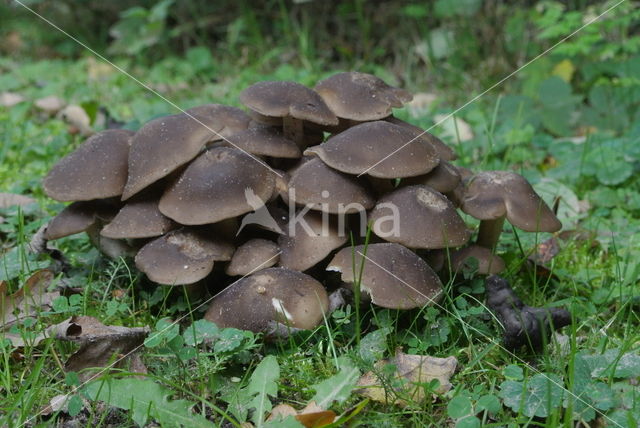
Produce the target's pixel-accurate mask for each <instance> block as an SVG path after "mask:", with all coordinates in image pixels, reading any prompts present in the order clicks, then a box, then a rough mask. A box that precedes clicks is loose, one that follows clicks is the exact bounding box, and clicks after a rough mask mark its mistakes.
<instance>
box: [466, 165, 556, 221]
mask: <svg viewBox="0 0 640 428" xmlns="http://www.w3.org/2000/svg"><path fill="white" fill-rule="evenodd" d="M461 208H462V211H464V212H465V213H467V214H469V215H471V216H473V217H475V218H477V219H479V220H495V219H498V218H500V217H503V216H506V218H507V220H509V223H511V224H512V225H514V226H515V227H517V228H519V229H522V230H524V231H526V232H556V231H558V230H560V229H561V228H562V223H560V220H558V218H557V217H556V216H555V214H554V213H553V211H551V209H550V208H549V206H548V205H547V204H546V203H545V202H544V201H543V200H542V198H540V196H539V195H538V194H537V193H536V192H535V190H533V187H531V184H529V182H528V181H527V180H526V179H525V178H524V177H523V176H521V175H520V174H516V173H515V172H511V171H485V172H480V173H478V174H476V175H475V176H473V177H471V178H470V179H469V180H468V182H467V184H466V188H465V189H464V195H463V197H462V200H461Z"/></svg>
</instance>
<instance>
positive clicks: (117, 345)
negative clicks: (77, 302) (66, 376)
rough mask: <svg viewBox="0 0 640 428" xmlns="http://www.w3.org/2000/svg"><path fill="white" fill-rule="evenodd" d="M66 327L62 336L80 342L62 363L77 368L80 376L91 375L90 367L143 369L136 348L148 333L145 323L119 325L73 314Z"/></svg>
mask: <svg viewBox="0 0 640 428" xmlns="http://www.w3.org/2000/svg"><path fill="white" fill-rule="evenodd" d="M68 323H69V327H68V328H67V329H66V330H65V334H64V335H60V336H58V338H59V339H62V340H70V341H73V342H77V343H79V344H80V349H78V351H76V353H74V354H73V355H71V357H69V359H68V360H67V362H66V364H65V369H66V370H67V371H74V372H78V376H79V377H80V379H81V380H83V381H84V380H87V379H90V378H92V377H93V376H94V374H93V373H92V371H90V370H87V369H90V368H98V369H105V368H111V367H115V368H127V367H128V369H129V370H130V371H133V372H136V373H143V374H144V373H146V372H147V369H146V367H145V366H144V364H143V363H142V360H141V359H140V358H139V356H137V355H136V354H135V351H136V349H137V348H138V347H140V345H142V343H143V342H144V339H145V337H147V334H149V328H148V327H133V328H131V327H122V326H111V325H104V324H102V323H101V322H100V321H98V320H97V319H96V318H93V317H89V316H75V317H72V318H70V319H69V320H68Z"/></svg>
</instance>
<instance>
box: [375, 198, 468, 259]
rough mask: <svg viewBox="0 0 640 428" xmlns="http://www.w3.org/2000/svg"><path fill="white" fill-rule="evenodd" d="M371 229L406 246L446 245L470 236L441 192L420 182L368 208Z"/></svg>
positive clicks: (461, 242)
mask: <svg viewBox="0 0 640 428" xmlns="http://www.w3.org/2000/svg"><path fill="white" fill-rule="evenodd" d="M369 221H370V223H371V225H372V231H373V232H374V233H375V234H376V235H378V236H379V237H381V238H383V239H384V240H386V241H389V242H397V243H399V244H402V245H406V246H407V247H409V248H427V249H434V248H447V247H457V246H460V245H463V244H465V243H466V242H467V241H468V240H469V238H470V232H469V230H468V229H467V226H466V224H465V223H464V221H463V220H462V218H461V217H460V215H459V214H458V212H457V211H456V209H455V207H454V206H453V204H452V203H451V202H450V201H449V200H448V199H447V198H445V197H444V196H443V195H442V194H440V193H438V192H436V191H435V190H433V189H431V188H429V187H427V186H422V185H416V186H407V187H402V188H400V189H397V190H395V191H393V192H391V193H389V194H387V195H386V196H384V197H382V198H381V199H380V200H379V201H378V203H377V204H376V207H375V208H374V209H373V210H372V211H371V216H370V218H369Z"/></svg>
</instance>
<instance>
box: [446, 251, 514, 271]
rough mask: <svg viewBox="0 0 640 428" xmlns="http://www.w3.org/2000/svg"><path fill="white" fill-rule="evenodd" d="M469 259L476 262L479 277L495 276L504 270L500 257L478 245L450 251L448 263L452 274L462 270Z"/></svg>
mask: <svg viewBox="0 0 640 428" xmlns="http://www.w3.org/2000/svg"><path fill="white" fill-rule="evenodd" d="M470 258H474V259H476V260H478V273H479V274H480V275H495V274H498V273H500V272H502V271H504V270H505V268H506V265H505V263H504V260H502V258H501V257H500V256H497V255H495V254H493V252H492V251H491V249H489V248H485V247H481V246H479V245H469V246H468V247H464V248H460V249H458V250H454V251H451V253H450V255H449V261H450V263H451V268H452V270H453V272H458V271H460V270H462V269H463V268H464V267H465V265H466V264H467V263H468V261H469V259H470Z"/></svg>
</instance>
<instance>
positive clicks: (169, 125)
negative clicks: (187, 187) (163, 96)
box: [122, 114, 216, 200]
mask: <svg viewBox="0 0 640 428" xmlns="http://www.w3.org/2000/svg"><path fill="white" fill-rule="evenodd" d="M200 122H202V120H201V119H198V118H196V119H194V118H192V117H190V116H188V115H186V114H176V115H173V116H165V117H160V118H158V119H154V120H152V121H150V122H148V123H147V124H145V125H144V126H143V127H142V128H140V130H138V132H136V134H135V135H134V136H133V139H132V142H131V150H130V151H129V177H128V179H127V185H126V186H125V189H124V192H123V194H122V200H126V199H129V198H130V197H131V196H133V195H135V194H136V193H138V192H139V191H141V190H142V189H144V188H146V187H147V186H149V185H150V184H152V183H155V182H156V181H158V180H160V179H161V178H163V177H166V176H167V175H169V174H170V173H172V172H173V171H175V170H176V169H177V168H178V167H180V166H181V165H184V164H185V163H187V162H189V161H190V160H192V159H193V158H195V157H196V156H197V155H198V153H200V150H202V148H203V147H204V146H205V144H206V143H207V142H208V141H211V140H212V139H213V138H215V136H216V135H215V134H214V133H213V132H211V131H210V130H209V129H207V127H206V126H204V125H203V124H202V123H200Z"/></svg>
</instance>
